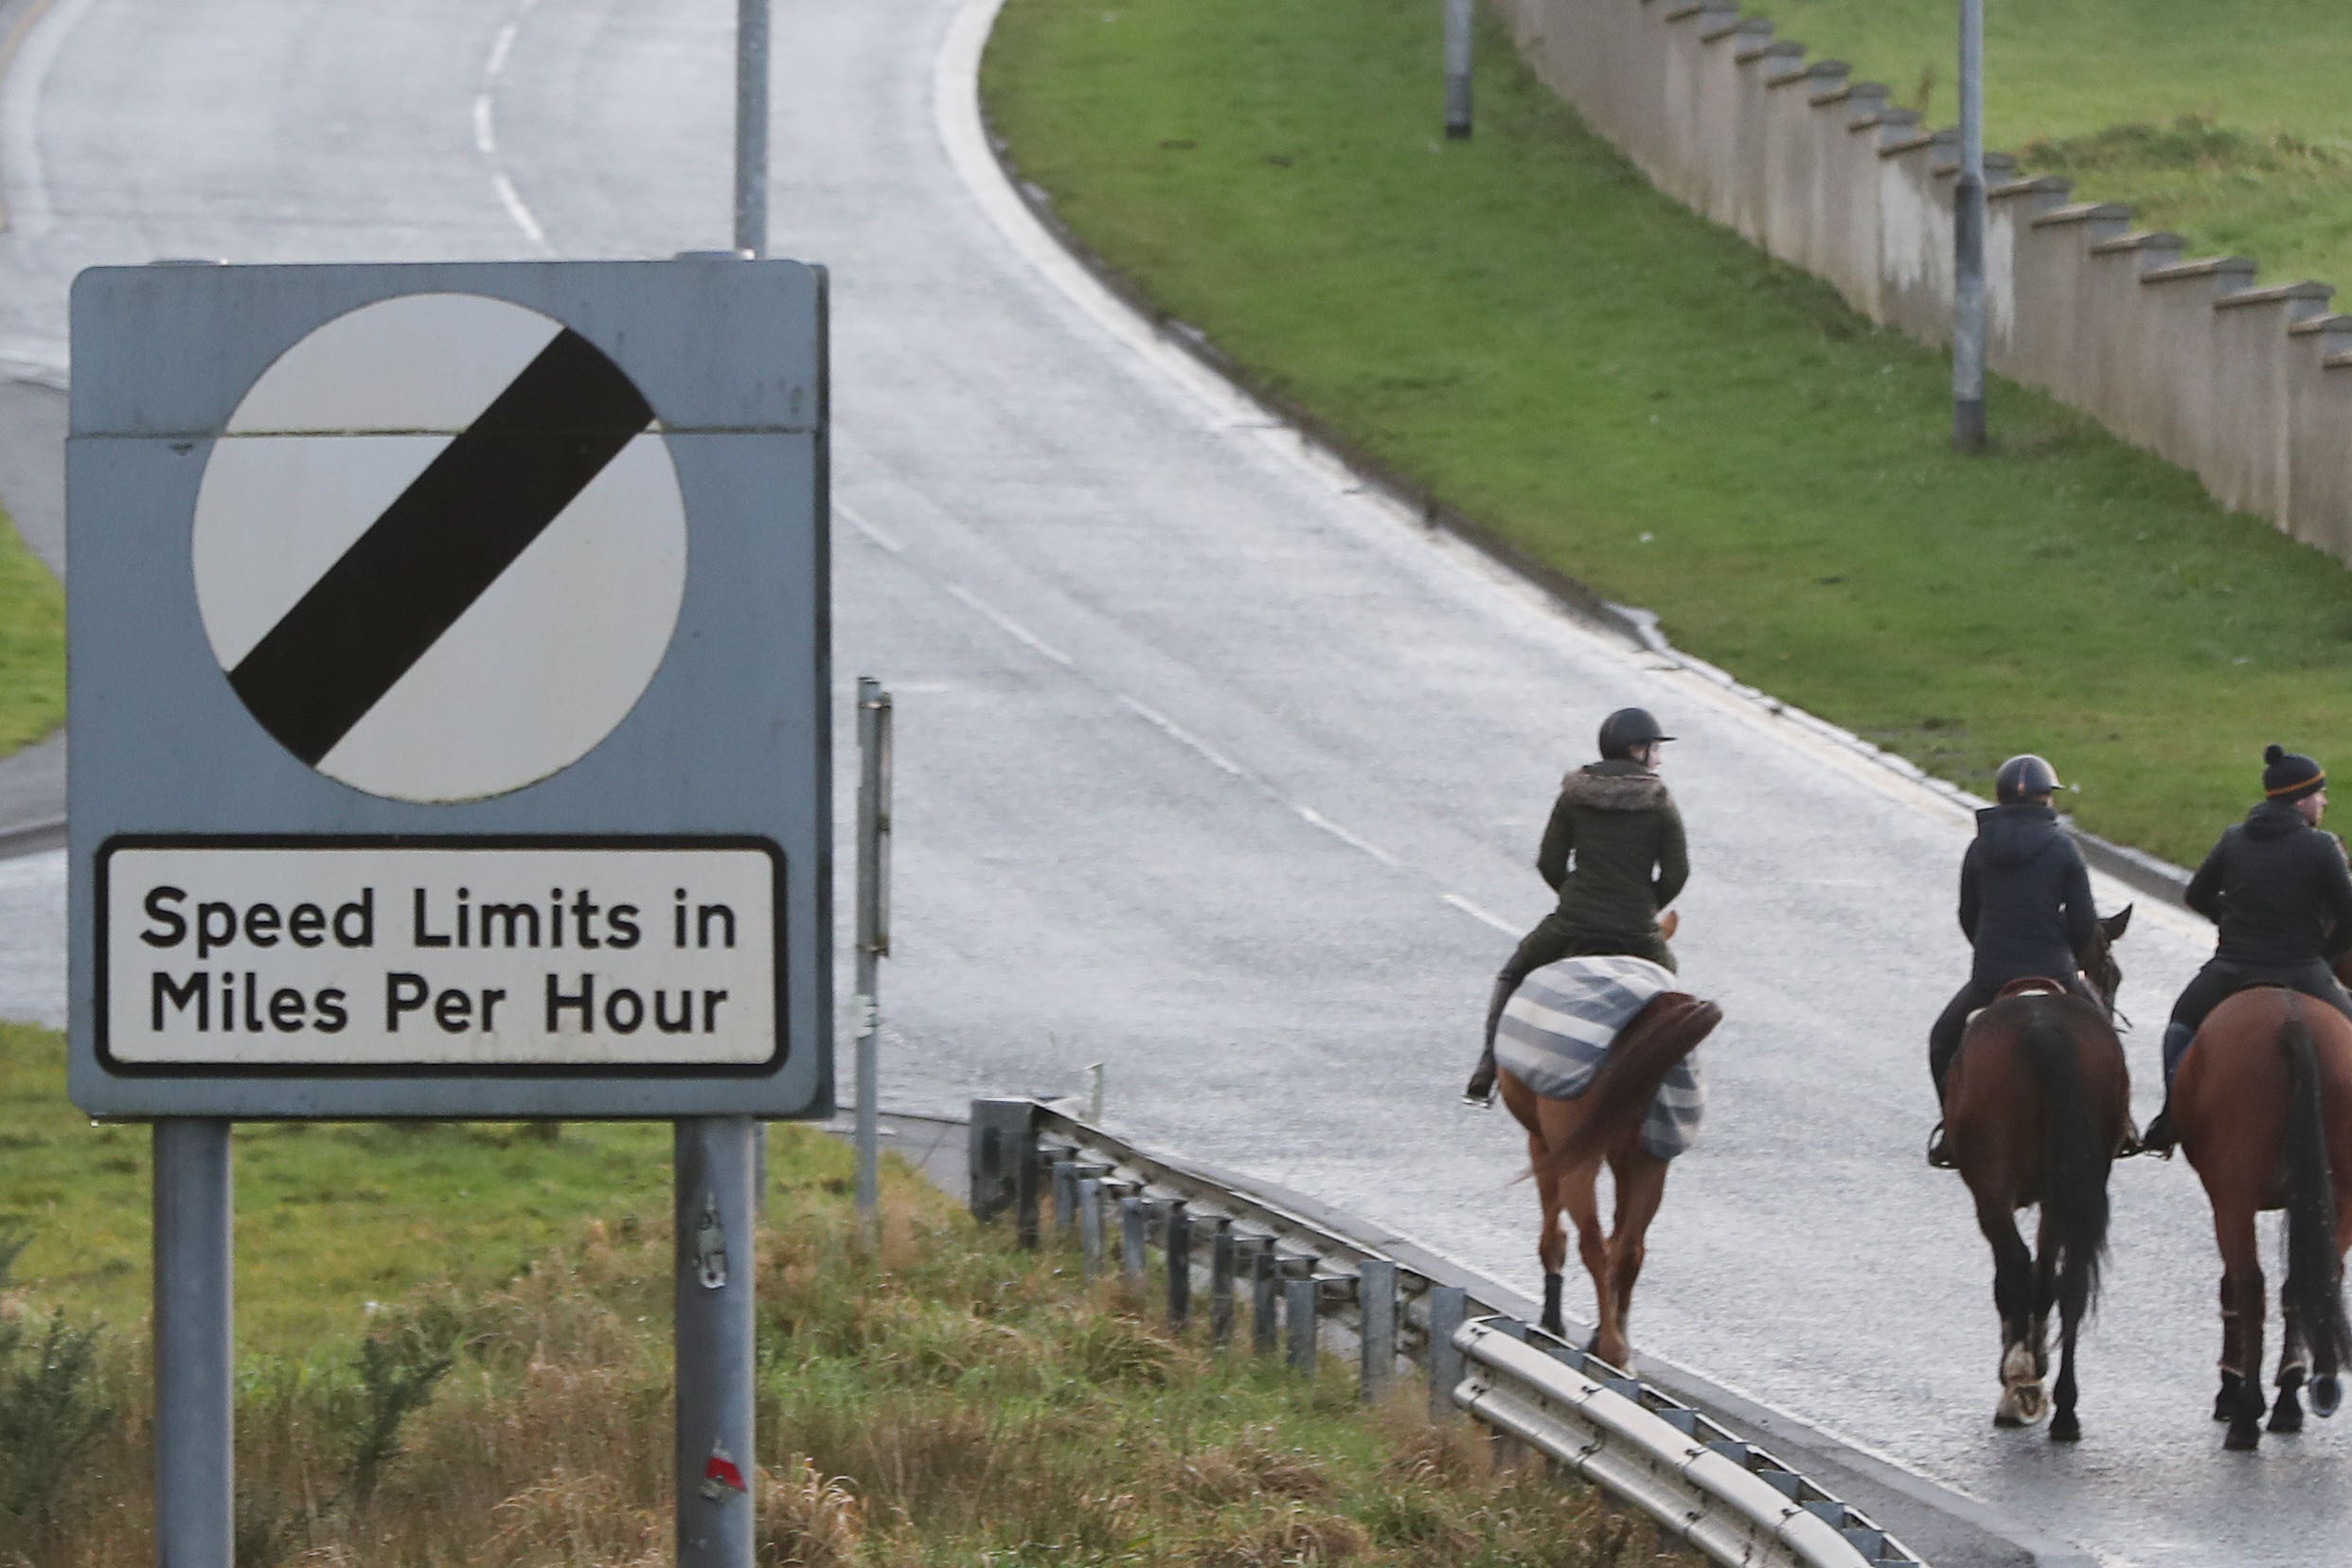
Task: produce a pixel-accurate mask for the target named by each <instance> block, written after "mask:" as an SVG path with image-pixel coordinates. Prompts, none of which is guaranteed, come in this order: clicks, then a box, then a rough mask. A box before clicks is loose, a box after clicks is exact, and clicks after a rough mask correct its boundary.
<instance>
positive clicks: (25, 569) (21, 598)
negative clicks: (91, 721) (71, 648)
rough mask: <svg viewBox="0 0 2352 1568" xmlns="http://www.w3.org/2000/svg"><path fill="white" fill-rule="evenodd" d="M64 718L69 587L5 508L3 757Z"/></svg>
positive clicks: (1, 547)
mask: <svg viewBox="0 0 2352 1568" xmlns="http://www.w3.org/2000/svg"><path fill="white" fill-rule="evenodd" d="M63 722H65V590H64V589H63V588H62V587H61V586H59V584H58V580H57V579H56V578H54V577H52V576H50V575H49V569H48V568H47V567H46V566H45V565H43V564H42V563H41V561H40V560H39V558H37V557H36V556H34V554H33V553H32V552H31V551H30V550H28V549H27V548H26V547H25V542H24V541H23V540H22V539H19V538H18V537H17V533H16V526H15V525H14V524H13V523H11V522H9V514H8V513H7V512H5V511H0V757H5V756H7V755H8V754H9V753H10V752H12V751H14V750H16V749H17V748H18V747H19V746H22V745H24V744H26V743H27V741H32V740H38V739H41V738H42V737H43V736H45V735H46V734H48V733H49V731H51V730H53V729H55V728H57V726H58V725H60V724H62V723H63Z"/></svg>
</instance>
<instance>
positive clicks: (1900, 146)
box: [1879, 111, 1935, 158]
mask: <svg viewBox="0 0 2352 1568" xmlns="http://www.w3.org/2000/svg"><path fill="white" fill-rule="evenodd" d="M1907 112H1908V111H1906V113H1907ZM1883 123H1885V124H1888V125H1900V124H1903V123H1904V122H1903V121H1901V120H1898V119H1896V118H1894V117H1893V116H1886V117H1885V119H1884V121H1883ZM1910 123H1912V124H1914V125H1915V124H1917V123H1918V116H1915V115H1914V116H1912V118H1911V121H1910ZM1934 145H1935V133H1934V132H1933V131H1915V132H1914V133H1912V134H1910V135H1908V136H1897V137H1895V138H1894V139H1893V140H1891V141H1888V142H1885V143H1883V144H1882V145H1881V146H1880V148H1879V156H1880V157H1881V158H1898V157H1900V156H1902V155H1903V154H1904V153H1906V152H1916V151H1919V149H1921V148H1923V147H1933V146H1934Z"/></svg>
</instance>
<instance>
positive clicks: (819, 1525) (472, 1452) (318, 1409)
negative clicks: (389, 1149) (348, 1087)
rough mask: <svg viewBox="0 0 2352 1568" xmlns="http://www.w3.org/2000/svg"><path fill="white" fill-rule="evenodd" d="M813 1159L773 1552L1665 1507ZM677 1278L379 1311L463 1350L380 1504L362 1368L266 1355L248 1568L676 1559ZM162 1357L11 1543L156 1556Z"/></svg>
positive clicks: (35, 1567)
mask: <svg viewBox="0 0 2352 1568" xmlns="http://www.w3.org/2000/svg"><path fill="white" fill-rule="evenodd" d="M801 1152H802V1153H804V1154H806V1155H808V1158H807V1160H806V1168H805V1169H803V1170H801V1171H800V1172H799V1173H798V1174H795V1175H789V1176H788V1177H787V1180H786V1185H785V1188H784V1191H783V1192H782V1194H781V1195H780V1196H779V1197H778V1198H777V1199H775V1200H773V1201H772V1203H771V1205H770V1210H769V1216H770V1221H771V1230H770V1233H769V1234H768V1235H767V1236H766V1237H765V1238H763V1242H762V1251H761V1256H762V1261H761V1274H760V1278H759V1281H758V1292H759V1314H760V1322H761V1360H760V1371H759V1410H758V1423H759V1432H760V1435H761V1444H760V1452H759V1454H758V1459H759V1464H758V1467H757V1477H756V1487H757V1505H758V1510H759V1519H760V1526H759V1536H758V1554H757V1555H758V1560H759V1561H760V1562H761V1563H762V1564H763V1565H784V1564H791V1565H799V1568H847V1565H850V1564H872V1565H876V1568H918V1565H922V1568H928V1565H932V1564H951V1563H953V1564H957V1565H959V1568H961V1565H968V1564H975V1563H980V1564H1001V1565H1010V1564H1031V1563H1034V1564H1045V1563H1054V1564H1067V1563H1078V1564H1087V1563H1101V1564H1112V1563H1117V1564H1134V1565H1144V1568H1149V1565H1161V1564H1165V1565H1169V1568H1174V1565H1177V1564H1185V1565H1194V1564H1218V1565H1230V1568H1256V1565H1259V1564H1266V1565H1273V1564H1317V1563H1351V1564H1357V1563H1360V1564H1380V1565H1387V1564H1399V1565H1401V1564H1434V1563H1463V1564H1482V1565H1493V1568H1504V1565H1508V1564H1520V1563H1526V1564H1533V1563H1547V1564H1549V1563H1571V1564H1613V1563H1627V1562H1633V1561H1646V1560H1649V1559H1648V1558H1647V1557H1646V1556H1644V1555H1642V1554H1641V1553H1640V1552H1639V1551H1638V1550H1637V1549H1636V1548H1635V1547H1634V1546H1633V1545H1632V1544H1631V1542H1632V1541H1634V1540H1635V1539H1636V1537H1637V1536H1638V1537H1639V1538H1640V1539H1643V1540H1647V1539H1648V1532H1647V1531H1646V1530H1644V1531H1639V1532H1636V1531H1634V1530H1632V1529H1631V1528H1630V1526H1628V1525H1627V1524H1626V1523H1624V1522H1623V1521H1620V1520H1615V1519H1613V1518H1612V1517H1611V1516H1610V1515H1609V1514H1608V1513H1607V1512H1606V1511H1605V1510H1603V1509H1601V1508H1599V1507H1598V1506H1596V1505H1595V1502H1594V1501H1593V1500H1592V1499H1591V1498H1590V1497H1589V1496H1588V1495H1585V1494H1582V1493H1580V1492H1577V1491H1573V1490H1569V1489H1566V1488H1561V1487H1560V1486H1558V1485H1556V1484H1554V1483H1553V1482H1552V1481H1551V1480H1549V1479H1548V1478H1546V1477H1543V1476H1541V1475H1538V1474H1533V1473H1528V1472H1522V1471H1515V1470H1499V1469H1498V1468H1497V1467H1496V1466H1495V1465H1494V1463H1493V1461H1492V1459H1491V1458H1490V1456H1489V1452H1488V1447H1487V1445H1486V1444H1485V1443H1484V1442H1483V1441H1482V1440H1480V1439H1479V1438H1477V1437H1476V1436H1474V1435H1472V1434H1469V1433H1466V1432H1462V1431H1458V1430H1454V1429H1451V1428H1449V1429H1438V1428H1433V1427H1431V1426H1430V1425H1429V1424H1428V1423H1427V1421H1426V1420H1425V1419H1424V1418H1423V1417H1421V1416H1420V1415H1419V1414H1418V1413H1417V1410H1416V1409H1415V1408H1413V1407H1414V1405H1415V1404H1417V1401H1418V1399H1419V1398H1420V1396H1419V1395H1418V1394H1417V1393H1411V1394H1407V1393H1400V1394H1399V1398H1398V1399H1397V1400H1396V1401H1394V1402H1392V1403H1391V1404H1390V1405H1388V1406H1385V1407H1383V1408H1381V1409H1380V1410H1377V1411H1372V1412H1366V1411H1364V1410H1363V1409H1362V1408H1361V1407H1360V1406H1359V1405H1358V1404H1357V1402H1356V1400H1355V1398H1354V1391H1353V1389H1352V1386H1351V1385H1350V1383H1349V1381H1348V1380H1347V1379H1346V1378H1345V1375H1344V1373H1343V1369H1341V1368H1339V1367H1337V1366H1333V1367H1330V1368H1328V1369H1327V1376H1326V1377H1324V1378H1323V1379H1321V1380H1319V1381H1312V1382H1307V1381H1299V1380H1297V1379H1295V1378H1292V1377H1291V1376H1289V1375H1288V1374H1286V1373H1284V1372H1282V1371H1280V1370H1278V1369H1271V1368H1265V1367H1260V1366H1257V1365H1255V1364H1253V1363H1249V1362H1248V1360H1247V1359H1246V1358H1241V1359H1238V1360H1237V1359H1234V1358H1229V1357H1228V1356H1226V1355H1224V1354H1222V1353H1221V1352H1219V1351H1218V1350H1217V1349H1215V1348H1214V1347H1213V1346H1211V1345H1208V1344H1207V1343H1206V1342H1205V1341H1204V1339H1203V1338H1202V1337H1201V1336H1200V1335H1198V1334H1192V1335H1183V1334H1174V1333H1170V1332H1168V1331H1167V1330H1166V1329H1165V1328H1164V1327H1161V1326H1159V1325H1157V1324H1155V1323H1153V1322H1151V1321H1149V1320H1148V1319H1146V1318H1145V1317H1143V1316H1141V1315H1139V1314H1138V1313H1137V1312H1136V1311H1135V1310H1133V1307H1132V1304H1131V1303H1130V1302H1128V1301H1126V1300H1125V1299H1123V1298H1122V1295H1121V1293H1120V1292H1119V1291H1118V1290H1117V1289H1116V1287H1114V1286H1109V1285H1105V1286H1100V1287H1096V1288H1092V1289H1089V1288H1086V1287H1083V1286H1081V1285H1079V1284H1078V1282H1077V1281H1076V1279H1075V1278H1074V1277H1073V1273H1074V1271H1073V1270H1072V1269H1071V1267H1070V1264H1071V1261H1072V1260H1071V1259H1069V1258H1068V1257H1066V1256H1059V1255H1055V1254H1050V1253H1049V1254H1046V1255H1042V1256H1040V1255H1031V1254H1024V1253H1022V1252H1020V1251H1018V1250H1017V1249H1014V1248H1012V1247H1011V1246H1010V1245H1009V1244H1008V1243H1007V1238H1004V1237H1003V1236H1001V1235H997V1234H989V1233H981V1232H977V1231H975V1230H974V1229H973V1227H972V1226H971V1223H970V1222H969V1221H967V1220H966V1219H964V1218H963V1217H962V1216H961V1215H960V1214H958V1213H956V1212H955V1211H954V1210H953V1208H952V1207H951V1206H950V1205H948V1204H946V1203H944V1202H943V1201H941V1200H939V1199H938V1198H937V1196H936V1195H935V1194H933V1193H930V1192H929V1191H928V1190H927V1189H922V1188H919V1187H918V1185H916V1184H915V1182H914V1180H913V1178H911V1176H909V1175H908V1174H907V1173H905V1172H893V1173H892V1176H891V1179H890V1181H889V1182H888V1184H887V1185H886V1187H885V1203H886V1206H887V1211H888V1212H887V1217H886V1222H885V1225H884V1230H883V1238H882V1244H881V1245H880V1247H879V1248H878V1249H876V1250H875V1251H874V1252H873V1253H871V1254H867V1253H863V1252H861V1251H860V1249H858V1248H857V1247H856V1246H855V1245H854V1244H853V1241H852V1233H851V1227H850V1224H849V1217H848V1215H847V1213H846V1207H847V1205H846V1201H845V1200H844V1198H843V1197H842V1196H841V1194H840V1192H839V1190H838V1185H837V1181H836V1179H835V1173H834V1172H833V1170H832V1168H831V1167H832V1165H833V1164H834V1163H835V1160H836V1155H835V1153H834V1151H832V1150H830V1149H814V1150H803V1151H801ZM668 1271H669V1249H668V1238H667V1237H666V1236H664V1237H653V1236H645V1235H636V1234H624V1235H614V1234H610V1233H608V1232H607V1231H606V1230H605V1228H604V1227H602V1226H600V1225H591V1226H589V1227H587V1229H586V1231H585V1232H584V1234H582V1235H581V1236H580V1237H579V1239H578V1240H577V1241H576V1243H575V1244H573V1245H571V1246H569V1247H567V1248H565V1249H563V1250H562V1251H561V1252H560V1253H557V1254H555V1255H552V1256H548V1257H546V1258H543V1259H542V1260H541V1261H540V1262H539V1263H538V1264H537V1265H535V1266H534V1267H532V1268H531V1269H530V1270H528V1271H527V1272H526V1274H523V1275H522V1276H521V1277H520V1278H517V1279H515V1280H513V1281H511V1282H510V1283H509V1284H508V1285H507V1286H506V1287H504V1288H503V1289H500V1290H497V1291H494V1292H488V1293H483V1294H476V1295H473V1296H471V1297H469V1296H466V1295H464V1294H462V1293H460V1292H456V1291H454V1289H452V1288H451V1287H447V1286H437V1287H434V1288H431V1289H427V1290H422V1291H419V1292H416V1293H414V1294H412V1295H411V1296H410V1297H408V1298H406V1299H404V1300H402V1301H401V1302H399V1303H397V1304H396V1305H395V1306H393V1307H392V1308H391V1309H389V1310H385V1311H383V1312H382V1313H379V1314H378V1315H377V1316H376V1317H375V1318H373V1319H371V1320H370V1322H369V1323H368V1325H367V1328H368V1330H369V1332H371V1333H372V1334H373V1335H375V1336H376V1337H377V1338H378V1339H379V1340H381V1341H383V1343H385V1344H387V1345H401V1346H406V1347H408V1349H409V1351H410V1352H413V1355H414V1357H416V1358H422V1357H426V1356H435V1357H438V1356H444V1355H445V1356H448V1357H451V1358H454V1363H455V1364H454V1370H453V1371H451V1372H450V1373H449V1374H448V1375H447V1376H446V1377H445V1378H443V1379H441V1380H440V1381H438V1382H437V1384H435V1386H434V1388H433V1392H432V1395H431V1398H430V1400H429V1402H428V1403H426V1404H425V1405H424V1406H423V1407H422V1408H421V1409H420V1410H419V1411H418V1412H417V1413H416V1414H415V1415H414V1416H413V1417H411V1418H410V1419H409V1420H408V1421H407V1423H406V1424H405V1425H404V1426H403V1427H402V1428H401V1432H400V1437H399V1447H400V1452H398V1453H397V1454H396V1455H394V1456H393V1457H391V1458H390V1459H388V1460H387V1461H386V1462H385V1463H384V1464H383V1468H382V1472H381V1479H380V1483H379V1484H378V1485H377V1486H376V1488H374V1490H373V1492H372V1494H371V1495H368V1496H366V1497H365V1499H364V1500H363V1499H362V1498H361V1496H360V1495H359V1493H358V1491H357V1490H356V1489H355V1488H354V1486H353V1484H352V1452H351V1441H352V1440H351V1437H350V1433H351V1431H352V1430H353V1429H352V1426H351V1423H350V1420H349V1413H350V1411H351V1409H352V1408H353V1407H354V1404H355V1401H360V1400H361V1399H362V1391H361V1390H360V1389H359V1388H358V1386H357V1380H358V1379H359V1377H360V1374H359V1373H358V1372H357V1371H356V1370H355V1369H354V1366H351V1365H341V1366H338V1365H335V1364H331V1363H330V1364H322V1363H320V1362H318V1361H316V1360H311V1361H294V1360H287V1361H272V1360H269V1359H267V1358H262V1359H259V1360H255V1361H251V1362H249V1363H248V1364H247V1365H246V1367H245V1368H244V1369H243V1373H242V1377H241V1398H240V1403H239V1427H240V1430H239V1490H240V1530H239V1536H240V1540H239V1551H238V1562H239V1565H240V1568H281V1565H294V1564H330V1565H334V1568H393V1565H396V1564H397V1565H401V1568H411V1565H441V1564H450V1565H454V1564H460V1563H463V1564H501V1565H512V1568H555V1565H558V1564H562V1565H564V1568H640V1565H648V1568H650V1565H652V1564H657V1563H665V1562H667V1561H668V1560H669V1556H670V1529H671V1518H672V1510H673V1506H674V1504H673V1496H672V1492H671V1483H670V1473H669V1471H670V1465H671V1457H670V1443H671V1413H670V1399H669V1386H668V1380H669V1370H670V1367H669V1344H668V1315H667V1312H666V1311H665V1310H664V1308H665V1305H666V1300H667V1294H668V1288H669V1287H668ZM142 1361H143V1351H142V1350H140V1349H139V1348H138V1347H137V1346H134V1345H128V1344H123V1343H119V1342H116V1343H115V1344H113V1345H112V1346H111V1348H110V1350H109V1351H108V1353H107V1356H106V1358H105V1360H104V1363H103V1365H102V1367H101V1369H100V1376H99V1383H100V1386H99V1387H98V1388H97V1389H95V1390H94V1391H93V1392H95V1393H97V1394H98V1395H100V1396H102V1397H103V1398H105V1399H108V1400H111V1401H112V1402H114V1403H116V1404H117V1405H118V1406H119V1407H120V1408H121V1412H122V1414H121V1416H120V1417H119V1418H118V1419H116V1421H115V1422H114V1423H113V1425H112V1426H111V1427H110V1428H109V1429H108V1431H107V1433H106V1434H105V1436H104V1438H103V1440H102V1442H101V1444H100V1446H99V1449H98V1452H96V1453H95V1454H93V1455H92V1457H91V1460H90V1462H89V1464H88V1465H87V1466H86V1467H85V1469H84V1470H83V1471H82V1473H81V1474H80V1477H79V1478H78V1479H77V1481H76V1482H75V1484H74V1485H73V1486H72V1487H70V1488H68V1489H67V1491H66V1492H65V1493H64V1494H63V1495H62V1496H61V1497H60V1498H59V1499H58V1505H59V1506H58V1508H57V1511H56V1516H55V1517H54V1518H53V1519H52V1520H50V1521H49V1522H48V1523H44V1524H39V1525H37V1526H35V1527H31V1528H30V1532H29V1533H30V1539H29V1541H27V1543H26V1544H24V1545H21V1546H16V1547H15V1556H14V1559H11V1554H10V1552H9V1550H7V1549H0V1564H6V1565H8V1568H18V1565H19V1564H27V1565H30V1568H98V1565H100V1564H106V1565H115V1564H124V1563H134V1562H139V1561H147V1560H152V1556H153V1548H152V1543H151V1539H150V1537H151V1525H150V1521H149V1518H148V1514H147V1511H146V1503H145V1499H146V1496H147V1492H148V1482H147V1477H148V1475H149V1474H150V1473H151V1471H150V1465H151V1456H150V1454H149V1452H148V1442H149V1437H148V1430H149V1417H148V1415H147V1407H146V1399H147V1395H146V1388H145V1378H144V1376H143V1368H142V1365H141V1363H142ZM18 1533H22V1532H18ZM10 1536H11V1532H10V1530H9V1529H6V1528H0V1539H10ZM13 1544H14V1542H13V1541H12V1540H11V1545H13Z"/></svg>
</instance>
